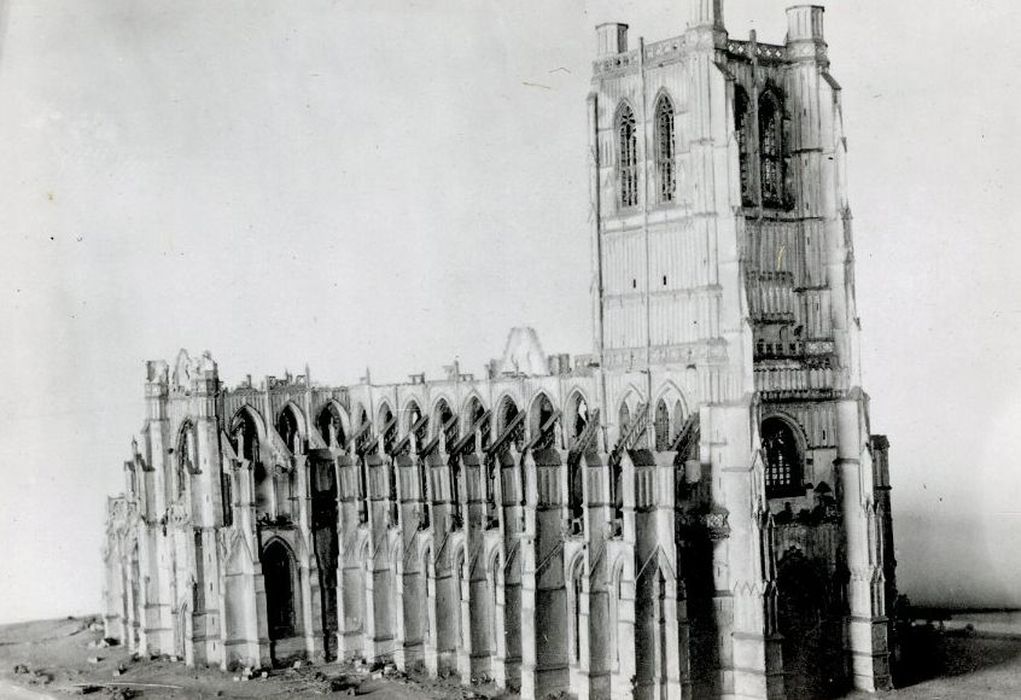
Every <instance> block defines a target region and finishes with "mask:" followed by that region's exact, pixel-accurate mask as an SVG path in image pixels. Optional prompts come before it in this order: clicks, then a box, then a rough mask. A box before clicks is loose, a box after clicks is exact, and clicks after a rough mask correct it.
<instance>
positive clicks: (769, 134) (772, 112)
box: [759, 92, 785, 207]
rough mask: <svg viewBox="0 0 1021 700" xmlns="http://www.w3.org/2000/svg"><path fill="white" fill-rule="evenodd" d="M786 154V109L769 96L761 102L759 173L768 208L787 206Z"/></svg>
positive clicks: (773, 97)
mask: <svg viewBox="0 0 1021 700" xmlns="http://www.w3.org/2000/svg"><path fill="white" fill-rule="evenodd" d="M783 154H784V143H783V106H782V104H781V102H780V99H779V98H778V97H777V96H776V95H775V94H774V93H773V92H766V93H764V94H763V95H762V98H761V99H760V100H759V158H760V163H759V170H760V172H761V180H762V203H763V205H765V206H769V207H782V206H784V200H785V192H784V159H783Z"/></svg>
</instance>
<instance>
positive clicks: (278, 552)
mask: <svg viewBox="0 0 1021 700" xmlns="http://www.w3.org/2000/svg"><path fill="white" fill-rule="evenodd" d="M262 574H263V578H264V579H265V582H266V621H267V626H268V630H269V638H270V641H272V642H275V641H278V640H280V639H287V638H288V637H293V636H294V633H295V629H294V620H295V613H296V610H295V608H296V606H295V604H294V600H295V595H294V592H295V588H296V586H295V582H294V562H293V561H292V557H291V553H290V552H289V551H287V547H285V546H284V545H283V543H281V542H280V541H278V540H274V541H272V542H270V543H269V544H268V545H266V548H265V549H263V551H262Z"/></svg>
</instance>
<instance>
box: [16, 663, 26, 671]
mask: <svg viewBox="0 0 1021 700" xmlns="http://www.w3.org/2000/svg"><path fill="white" fill-rule="evenodd" d="M14 672H15V673H28V666H26V665H25V664H14Z"/></svg>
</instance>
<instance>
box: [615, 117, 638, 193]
mask: <svg viewBox="0 0 1021 700" xmlns="http://www.w3.org/2000/svg"><path fill="white" fill-rule="evenodd" d="M617 185H618V187H619V188H620V206H621V207H622V208H626V207H634V206H637V205H638V134H637V131H636V130H635V114H634V112H632V111H631V108H630V107H628V106H627V105H622V106H621V108H620V111H619V112H618V113H617Z"/></svg>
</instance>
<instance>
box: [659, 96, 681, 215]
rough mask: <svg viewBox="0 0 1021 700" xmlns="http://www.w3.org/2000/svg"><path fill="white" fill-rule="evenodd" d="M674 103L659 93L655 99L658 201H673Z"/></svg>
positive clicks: (674, 166) (674, 190) (674, 165)
mask: <svg viewBox="0 0 1021 700" xmlns="http://www.w3.org/2000/svg"><path fill="white" fill-rule="evenodd" d="M675 155H676V146H675V138H674V105H673V103H672V102H671V101H670V98H669V97H667V96H666V95H661V96H660V98H659V99H658V100H657V101H656V174H657V175H658V176H659V201H660V202H664V203H665V202H672V201H674V197H675V192H676V190H677V174H676V164H675V161H674V157H675Z"/></svg>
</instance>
